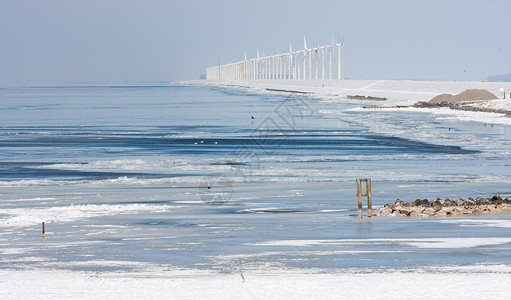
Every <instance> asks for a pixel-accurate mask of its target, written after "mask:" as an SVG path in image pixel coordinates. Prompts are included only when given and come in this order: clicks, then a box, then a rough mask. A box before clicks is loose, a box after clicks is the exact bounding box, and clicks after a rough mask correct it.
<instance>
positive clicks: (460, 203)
mask: <svg viewBox="0 0 511 300" xmlns="http://www.w3.org/2000/svg"><path fill="white" fill-rule="evenodd" d="M452 202H454V204H455V205H456V206H463V205H465V200H464V199H461V198H456V199H453V200H452Z"/></svg>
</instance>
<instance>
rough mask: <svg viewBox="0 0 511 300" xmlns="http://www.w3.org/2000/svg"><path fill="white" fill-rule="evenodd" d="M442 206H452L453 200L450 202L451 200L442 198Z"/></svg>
mask: <svg viewBox="0 0 511 300" xmlns="http://www.w3.org/2000/svg"><path fill="white" fill-rule="evenodd" d="M442 206H444V207H445V206H454V202H452V200H449V199H447V200H444V203H443V204H442Z"/></svg>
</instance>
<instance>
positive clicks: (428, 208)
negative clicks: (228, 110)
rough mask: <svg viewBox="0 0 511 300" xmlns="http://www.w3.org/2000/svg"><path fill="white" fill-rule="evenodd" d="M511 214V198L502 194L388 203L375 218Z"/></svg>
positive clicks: (374, 212) (375, 213)
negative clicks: (485, 196)
mask: <svg viewBox="0 0 511 300" xmlns="http://www.w3.org/2000/svg"><path fill="white" fill-rule="evenodd" d="M510 212H511V197H507V198H502V197H501V196H500V193H497V194H495V195H494V196H493V197H491V198H480V197H477V198H476V199H473V198H472V197H469V198H467V199H462V198H456V199H452V200H451V199H449V198H445V199H440V198H437V199H436V200H434V201H429V200H427V199H423V200H421V199H417V200H415V201H414V202H411V203H409V202H403V201H401V200H399V199H397V200H396V202H395V203H394V204H392V203H387V204H385V205H384V206H383V208H380V209H379V210H376V211H373V213H372V215H373V216H412V217H429V216H457V215H466V214H474V215H476V214H484V213H490V214H498V213H510Z"/></svg>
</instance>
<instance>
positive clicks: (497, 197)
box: [491, 192, 504, 201]
mask: <svg viewBox="0 0 511 300" xmlns="http://www.w3.org/2000/svg"><path fill="white" fill-rule="evenodd" d="M491 200H500V201H502V200H504V199H502V197H500V192H499V193H496V194H495V195H493V197H491Z"/></svg>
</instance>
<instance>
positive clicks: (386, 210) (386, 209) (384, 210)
mask: <svg viewBox="0 0 511 300" xmlns="http://www.w3.org/2000/svg"><path fill="white" fill-rule="evenodd" d="M391 213H392V209H390V208H389V207H384V208H381V209H380V215H382V216H388V215H390V214H391Z"/></svg>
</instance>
